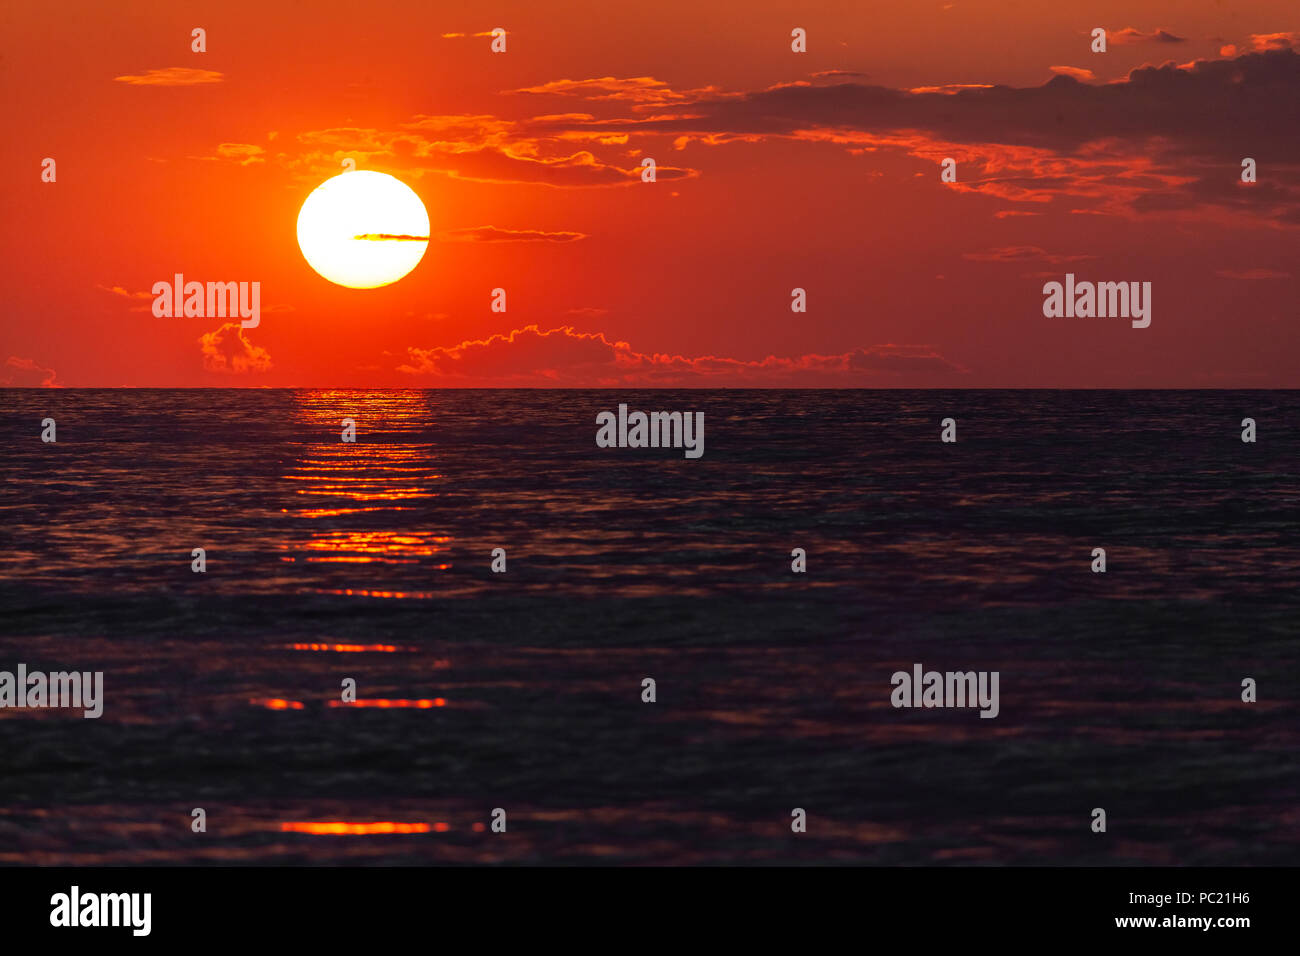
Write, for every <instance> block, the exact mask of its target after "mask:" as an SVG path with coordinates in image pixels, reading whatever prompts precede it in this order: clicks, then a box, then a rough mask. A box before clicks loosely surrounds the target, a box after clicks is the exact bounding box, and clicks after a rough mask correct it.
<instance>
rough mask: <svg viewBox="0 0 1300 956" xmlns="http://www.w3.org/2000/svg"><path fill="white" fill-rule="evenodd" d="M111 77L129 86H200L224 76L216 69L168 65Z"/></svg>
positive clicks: (218, 81) (218, 80)
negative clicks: (158, 68)
mask: <svg viewBox="0 0 1300 956" xmlns="http://www.w3.org/2000/svg"><path fill="white" fill-rule="evenodd" d="M113 79H114V80H115V81H117V82H118V83H127V84H129V85H131V86H201V85H203V84H205V83H220V82H221V81H222V80H223V79H225V77H224V75H223V74H221V73H218V72H217V71H216V70H196V69H193V68H191V67H188V66H169V67H167V68H166V69H162V70H146V71H145V72H143V73H128V74H127V75H125V76H115V77H113Z"/></svg>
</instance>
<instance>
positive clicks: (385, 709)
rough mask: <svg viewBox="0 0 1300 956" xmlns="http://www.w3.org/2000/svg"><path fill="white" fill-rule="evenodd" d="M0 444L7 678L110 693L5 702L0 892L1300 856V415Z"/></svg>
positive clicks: (180, 405) (731, 420) (885, 396)
mask: <svg viewBox="0 0 1300 956" xmlns="http://www.w3.org/2000/svg"><path fill="white" fill-rule="evenodd" d="M620 403H626V404H627V406H628V407H629V408H630V409H641V410H646V411H652V410H680V411H687V410H690V411H701V412H703V413H704V420H705V446H704V448H705V450H704V454H703V456H702V457H700V458H698V459H688V458H687V457H685V455H684V454H683V452H682V450H681V449H637V448H623V449H614V448H598V447H596V443H595V435H596V431H597V426H596V416H597V414H598V413H600V412H601V411H617V408H618V405H619V404H620ZM949 417H950V418H953V419H954V420H955V422H956V438H957V440H956V442H954V443H944V442H941V441H940V422H941V420H942V419H944V418H949ZM1246 417H1250V418H1253V419H1254V420H1255V421H1256V423H1257V430H1258V438H1257V441H1255V442H1253V443H1245V442H1243V441H1242V440H1241V434H1242V424H1241V423H1242V419H1243V418H1246ZM45 418H53V419H54V420H55V423H56V429H57V441H56V442H55V443H46V442H43V441H42V440H41V432H42V420H43V419H45ZM345 418H350V419H352V420H353V421H354V422H355V427H356V441H355V443H345V442H342V441H340V434H341V429H342V424H341V423H342V420H343V419H345ZM0 448H3V449H4V451H3V455H2V456H0V461H2V462H3V483H2V484H0V509H2V514H0V529H2V530H0V670H2V671H14V670H15V669H16V668H17V666H18V665H19V664H20V663H21V664H25V665H26V667H27V669H28V671H29V672H30V671H37V670H40V671H46V672H49V671H67V670H77V671H83V672H94V671H102V672H103V675H104V677H103V687H104V691H103V698H104V701H103V703H104V712H103V716H102V717H100V718H98V719H85V718H84V717H83V716H82V713H81V711H79V710H78V711H70V710H57V709H44V710H41V709H30V708H22V709H20V708H13V707H6V708H0V864H61V865H95V864H159V863H179V864H209V865H210V864H216V865H221V864H331V865H332V864H386V865H406V864H462V863H501V864H590V863H600V864H692V863H703V864H814V863H832V864H835V863H844V864H870V865H890V864H905V865H947V864H992V865H998V864H1002V865H1023V864H1033V865H1044V864H1047V865H1152V864H1156V865H1161V864H1175V865H1280V864H1294V862H1295V860H1296V858H1297V850H1298V849H1300V767H1298V765H1297V757H1296V755H1297V753H1300V746H1298V745H1300V680H1298V678H1300V666H1298V664H1300V660H1298V658H1300V588H1298V587H1297V585H1298V584H1300V540H1298V536H1297V531H1298V530H1300V507H1298V506H1300V392H1296V391H1286V392H1276V391H1273V392H1270V391H1014V390H1011V391H964V390H962V391H959V390H940V391H901V390H900V391H852V390H845V391H806V390H752V391H751V390H680V391H679V390H627V391H623V390H611V391H601V390H590V391H587V390H554V391H550V390H381V391H371V390H349V389H338V390H320V389H316V390H236V389H229V390H224V389H194V390H161V389H160V390H148V389H129V390H128V389H43V390H14V389H7V390H0ZM196 548H202V549H204V556H205V561H206V571H204V572H203V573H196V572H194V571H193V570H192V561H194V560H195V559H194V557H193V549H196ZM496 548H501V549H504V551H505V560H506V571H505V572H504V573H495V572H493V570H492V562H493V558H492V554H493V550H494V549H496ZM796 548H801V549H804V551H805V553H806V566H807V570H806V572H805V573H794V572H792V570H791V565H792V560H793V559H792V551H793V550H794V549H796ZM1095 548H1103V549H1105V560H1106V572H1105V573H1094V572H1093V570H1092V565H1093V563H1094V560H1095V559H1094V553H1093V552H1094V549H1095ZM916 664H920V665H922V666H923V667H924V668H925V669H926V670H930V669H934V670H938V671H944V672H946V671H967V670H974V671H989V672H994V671H995V672H997V673H998V674H999V675H1000V709H999V713H998V715H997V716H996V718H993V719H984V718H981V717H980V716H979V712H978V711H977V710H975V709H970V708H965V709H963V708H899V707H895V706H893V704H892V703H891V692H892V690H893V686H892V684H891V675H893V674H894V673H895V672H898V671H907V672H911V670H912V668H913V666H914V665H916ZM647 678H650V679H652V680H653V681H654V692H655V700H654V701H653V702H645V701H643V699H642V696H643V687H644V685H643V681H644V680H645V679H647ZM1247 678H1249V679H1251V680H1253V681H1254V682H1255V684H1256V687H1257V691H1256V692H1257V695H1258V699H1257V700H1256V701H1255V702H1251V703H1247V702H1243V700H1242V681H1243V680H1244V679H1247ZM349 680H350V681H354V682H355V697H356V701H355V702H348V703H344V702H343V700H342V694H343V686H344V683H345V681H349ZM199 808H201V809H202V811H203V814H202V816H203V819H204V822H205V825H206V829H205V830H204V831H203V832H195V830H194V828H193V826H194V820H195V819H196V817H195V815H194V811H195V810H196V809H199ZM1096 808H1102V809H1104V810H1105V812H1106V821H1107V826H1106V831H1105V832H1104V833H1099V832H1094V831H1093V826H1092V823H1093V811H1094V809H1096ZM498 809H499V810H502V811H504V815H503V816H504V820H505V832H497V831H496V830H494V828H493V821H494V819H497V818H498V817H499V816H501V815H497V814H494V811H496V810H498ZM796 809H801V810H803V811H804V812H805V814H806V819H807V826H806V832H793V831H792V826H791V822H792V819H793V817H792V812H793V811H795V810H796Z"/></svg>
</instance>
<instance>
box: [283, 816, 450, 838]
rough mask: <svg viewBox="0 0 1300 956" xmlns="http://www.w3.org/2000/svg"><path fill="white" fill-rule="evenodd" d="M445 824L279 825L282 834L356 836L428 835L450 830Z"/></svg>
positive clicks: (324, 822) (302, 822)
mask: <svg viewBox="0 0 1300 956" xmlns="http://www.w3.org/2000/svg"><path fill="white" fill-rule="evenodd" d="M450 829H451V827H450V825H448V824H446V823H395V822H393V821H391V820H384V821H380V822H377V823H349V822H347V821H345V820H319V821H310V820H295V821H291V822H289V823H281V824H280V832H282V833H313V834H316V835H318V836H358V835H366V834H371V833H428V832H429V831H431V830H433V831H437V832H438V833H446V832H447V831H448V830H450Z"/></svg>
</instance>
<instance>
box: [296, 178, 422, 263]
mask: <svg viewBox="0 0 1300 956" xmlns="http://www.w3.org/2000/svg"><path fill="white" fill-rule="evenodd" d="M428 237H429V214H428V213H427V212H425V209H424V203H423V202H421V201H420V197H419V196H417V195H416V194H415V192H414V191H413V190H412V189H411V187H409V186H407V185H406V184H405V183H403V182H402V181H401V180H399V179H396V178H394V177H392V176H389V175H388V174H387V173H376V172H369V171H361V170H357V171H353V172H346V173H341V174H340V175H338V176H335V177H334V178H333V179H329V180H326V181H325V182H323V183H321V185H319V186H317V187H316V189H315V191H313V192H312V194H311V195H310V196H308V197H307V201H306V202H304V203H303V204H302V210H301V211H300V212H299V213H298V246H299V248H301V249H302V254H303V258H305V259H306V260H307V262H308V264H309V265H310V266H311V267H312V268H313V269H315V270H316V271H317V272H318V273H320V274H321V275H322V276H324V277H325V278H326V279H329V280H330V281H331V282H334V283H336V284H338V285H342V286H347V287H348V288H350V289H374V288H378V287H379V286H384V285H389V284H390V283H393V282H396V281H397V280H398V279H400V278H402V277H403V276H404V275H406V274H407V273H409V272H410V271H411V270H412V269H414V268H415V267H416V266H417V265H418V264H419V262H420V260H421V259H422V258H423V257H424V250H425V249H426V248H427V247H428V245H429V241H428Z"/></svg>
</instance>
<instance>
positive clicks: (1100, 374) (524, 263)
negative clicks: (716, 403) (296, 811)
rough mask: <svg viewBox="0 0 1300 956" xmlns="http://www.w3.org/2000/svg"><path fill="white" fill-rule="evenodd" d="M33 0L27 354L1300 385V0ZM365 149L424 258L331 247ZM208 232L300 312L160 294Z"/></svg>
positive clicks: (609, 379) (37, 379) (23, 294)
mask: <svg viewBox="0 0 1300 956" xmlns="http://www.w3.org/2000/svg"><path fill="white" fill-rule="evenodd" d="M596 10H601V11H603V12H600V13H596V12H593V11H596ZM466 11H472V12H466ZM0 17H2V19H0V27H2V29H0V44H2V45H3V46H2V52H3V59H2V60H0V91H2V92H0V102H3V104H4V116H5V120H6V135H5V137H4V139H3V142H2V143H0V165H2V166H3V177H2V178H0V210H3V216H4V223H5V228H4V231H3V253H4V260H5V262H6V264H7V267H6V268H5V269H4V273H3V276H4V278H3V291H4V316H3V320H2V322H3V324H2V325H0V384H20V385H26V384H59V385H65V386H112V385H134V386H213V385H216V386H221V385H225V386H232V385H233V386H346V385H357V386H437V385H449V386H475V385H560V386H568V385H574V386H595V385H692V386H693V385H698V386H715V385H727V386H745V385H810V386H819V385H854V386H948V385H955V386H1065V387H1090V386H1107V387H1203V386H1208V387H1219V386H1240V387H1296V386H1298V385H1300V373H1298V372H1297V370H1298V369H1300V336H1297V335H1296V333H1295V328H1296V319H1297V315H1296V273H1297V265H1296V251H1297V248H1298V244H1297V236H1298V232H1297V230H1300V53H1297V52H1296V51H1297V50H1300V8H1298V7H1297V6H1296V4H1295V3H1294V2H1293V0H1276V2H1273V0H1259V2H1251V3H1244V4H1243V3H1229V2H1226V0H1224V2H1214V0H1169V2H1164V0H1161V2H1147V3H1139V4H1133V3H1119V2H1114V3H1108V2H1090V3H1082V2H1064V0H1063V2H1054V3H1050V4H1041V3H1033V2H1029V0H1024V2H988V3H974V2H963V0H952V2H946V0H940V2H915V3H911V2H909V3H905V4H884V3H881V4H863V3H861V2H843V3H802V2H801V3H773V2H749V0H747V2H745V3H738V2H736V3H733V2H726V3H723V2H714V3H699V2H689V3H683V2H675V0H667V2H659V3H656V4H651V5H628V4H625V5H617V6H603V7H602V6H599V5H594V4H589V3H581V4H580V3H563V4H554V3H540V2H531V3H485V4H472V5H471V4H449V3H448V4H442V3H435V2H429V0H410V2H383V0H378V2H374V3H366V4H358V3H356V2H355V0H348V2H336V0H325V2H314V3H311V4H297V3H295V4H289V3H279V2H270V0H258V2H249V0H222V2H219V3H211V4H203V3H200V4H177V3H173V2H157V3H152V2H138V3H126V4H121V5H117V4H114V5H99V4H93V5H92V4H85V5H84V6H83V5H80V4H66V3H59V2H53V3H43V4H24V5H21V8H19V5H9V6H8V7H7V8H6V10H5V12H4V13H3V14H2V15H0ZM498 26H499V27H504V28H505V29H506V30H507V31H508V45H507V51H506V52H505V53H502V54H494V53H492V52H491V50H490V48H489V44H490V39H489V38H488V37H483V36H475V35H474V34H481V33H485V32H487V31H490V30H491V29H492V28H493V27H498ZM1098 26H1100V27H1104V28H1106V29H1107V30H1108V31H1109V35H1110V43H1109V49H1108V51H1107V52H1106V53H1104V54H1095V53H1092V52H1091V51H1090V49H1089V44H1090V42H1091V41H1090V37H1089V33H1090V31H1091V30H1092V28H1094V27H1098ZM194 27H203V28H204V29H205V30H206V31H207V47H208V50H207V52H206V53H194V52H191V50H190V43H191V39H190V35H191V30H192V29H193V28H194ZM794 27H802V28H804V29H805V30H806V31H807V35H808V52H807V53H804V54H797V53H793V52H792V51H791V49H790V31H791V29H792V28H794ZM1121 31H1123V32H1121ZM444 34H466V35H465V36H454V37H445V36H444ZM1161 64H1168V66H1167V67H1166V68H1164V69H1156V68H1157V67H1160V66H1161ZM1144 67H1148V69H1143V68H1144ZM151 71H167V72H161V73H153V72H151ZM831 71H836V72H831ZM1133 71H1137V72H1133ZM1056 75H1061V76H1064V77H1065V78H1062V79H1058V80H1055V81H1053V82H1051V84H1050V85H1045V84H1048V81H1049V80H1052V78H1053V76H1056ZM1071 77H1073V78H1071ZM159 79H162V80H163V82H159ZM1080 81H1081V82H1080ZM953 84H970V85H973V86H972V88H971V89H970V90H969V91H967V92H961V93H955V92H954V87H953V86H952V85H953ZM927 88H930V89H927ZM909 91H914V92H909ZM646 156H650V157H653V158H654V159H655V161H656V163H657V164H658V167H659V172H658V181H657V182H655V183H653V184H650V183H642V182H641V181H640V176H639V164H640V162H641V159H642V158H643V157H646ZM1248 156H1249V157H1252V158H1254V159H1256V160H1257V162H1258V166H1259V182H1258V183H1256V184H1254V185H1249V186H1248V185H1243V184H1241V183H1240V182H1239V179H1240V164H1241V160H1242V158H1243V157H1248ZM45 157H52V158H54V159H55V160H56V163H57V181H56V182H54V183H44V182H42V181H41V161H42V159H43V158H45ZM345 157H353V158H354V159H355V160H356V162H357V167H358V168H360V169H372V170H378V171H382V172H387V173H391V174H393V175H395V176H397V177H398V178H400V179H402V180H403V181H404V182H406V183H407V184H409V185H410V186H411V187H412V188H413V189H414V190H415V191H416V192H417V193H418V194H419V195H420V197H421V198H422V199H423V201H424V203H425V206H426V208H427V209H428V212H429V218H430V222H431V233H432V235H433V237H434V241H432V242H431V243H430V245H429V248H428V251H427V252H426V254H425V257H424V260H423V261H422V262H421V263H420V265H419V266H418V267H417V268H416V269H415V271H414V272H412V273H411V274H410V275H409V276H407V277H406V278H405V279H403V280H401V281H400V282H398V283H396V284H394V285H392V286H388V287H385V288H382V289H377V290H365V291H362V290H350V289H345V288H342V287H339V286H335V285H333V284H331V283H329V282H327V281H326V280H324V279H323V278H321V277H320V276H318V275H317V274H316V273H315V272H313V271H312V269H311V268H310V267H309V266H308V265H307V264H306V262H305V261H304V260H303V257H302V255H301V253H300V252H299V249H298V245H297V240H296V237H295V222H296V217H297V214H298V210H299V207H300V206H301V205H302V202H303V200H304V199H305V198H306V197H307V195H308V194H309V193H310V192H311V191H312V189H313V188H314V187H315V186H317V185H319V184H320V183H321V182H323V181H324V180H325V179H327V178H329V177H331V176H333V175H336V174H337V173H338V172H340V171H341V165H340V164H341V160H342V159H343V158H345ZM945 157H953V158H955V159H957V161H958V181H957V183H955V184H945V183H942V182H941V181H940V177H939V172H940V170H939V164H940V162H941V160H942V159H943V158H945ZM177 272H181V273H184V274H185V276H186V277H187V279H197V280H199V281H258V282H260V283H261V290H262V292H261V301H262V318H261V324H260V325H259V326H258V327H257V328H255V329H248V330H241V329H239V328H237V327H236V326H234V325H231V324H227V323H224V322H223V321H222V320H220V319H214V318H156V317H155V316H154V315H153V314H152V312H151V309H150V306H151V303H152V299H153V296H152V295H151V294H150V291H149V290H150V289H151V287H152V285H153V283H154V282H156V281H159V280H170V278H171V277H172V275H173V274H174V273H177ZM1066 272H1074V273H1075V274H1076V275H1077V276H1078V277H1079V278H1080V279H1081V280H1083V279H1091V280H1094V281H1096V280H1100V281H1148V282H1151V283H1152V288H1153V293H1152V299H1153V301H1152V323H1151V326H1150V327H1149V328H1146V329H1133V328H1131V327H1130V325H1129V323H1128V322H1127V321H1125V320H1112V319H1079V318H1045V317H1044V316H1043V312H1042V305H1043V293H1042V285H1043V283H1044V282H1045V281H1049V280H1050V279H1051V278H1053V277H1054V278H1056V279H1058V280H1060V279H1062V278H1063V276H1064V274H1065V273H1066ZM496 287H503V288H505V289H506V290H507V293H508V311H507V312H506V313H504V314H502V313H494V312H492V311H491V310H490V308H489V306H490V298H491V290H492V289H493V288H496ZM795 287H801V288H804V289H806V290H807V297H808V311H807V313H805V314H795V313H792V312H791V310H790V302H791V290H792V289H793V288H795Z"/></svg>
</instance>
